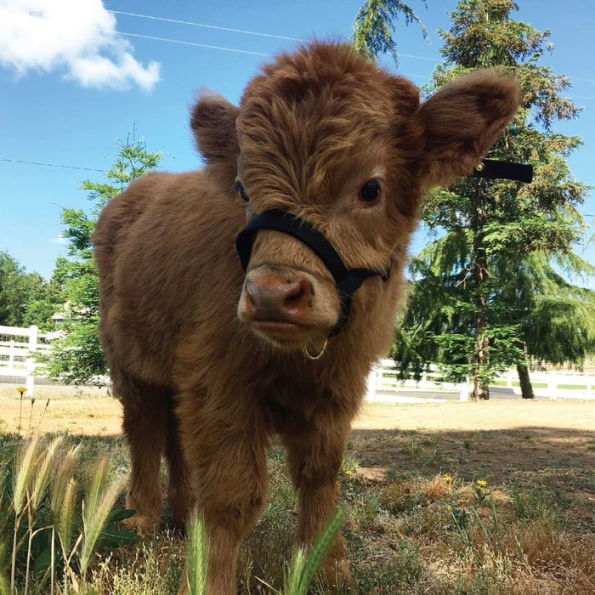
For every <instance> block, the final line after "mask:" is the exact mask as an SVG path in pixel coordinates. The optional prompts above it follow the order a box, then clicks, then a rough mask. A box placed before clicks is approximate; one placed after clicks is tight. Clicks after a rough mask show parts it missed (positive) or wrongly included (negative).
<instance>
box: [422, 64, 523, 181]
mask: <svg viewBox="0 0 595 595" xmlns="http://www.w3.org/2000/svg"><path fill="white" fill-rule="evenodd" d="M518 105H519V88H518V81H517V80H516V79H515V78H514V77H511V76H505V75H503V74H502V73H500V72H498V71H496V70H479V71H477V72H474V73H473V74H467V75H464V76H460V77H458V78H456V79H453V80H452V81H450V82H448V83H446V85H444V86H443V87H442V88H441V89H440V90H439V91H438V92H437V93H435V94H434V95H433V96H432V97H430V98H429V99H428V100H427V101H426V102H425V103H424V104H423V105H422V106H421V109H420V116H421V120H422V124H423V127H424V130H425V150H424V156H423V158H422V160H421V163H420V173H421V179H422V183H423V185H424V186H425V187H426V188H427V187H430V186H434V185H447V184H449V183H450V182H452V181H453V180H454V178H456V177H457V176H465V175H469V174H471V172H472V171H473V168H474V167H475V166H476V165H477V164H478V163H479V161H480V160H481V158H482V157H483V155H485V153H486V152H487V151H488V149H489V148H490V147H491V145H492V144H493V143H494V141H495V140H496V138H497V137H498V134H499V133H500V131H501V130H502V129H503V128H504V127H505V126H506V125H507V124H508V122H510V120H512V118H513V116H514V114H515V112H516V111H517V108H518Z"/></svg>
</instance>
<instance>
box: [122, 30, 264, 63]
mask: <svg viewBox="0 0 595 595" xmlns="http://www.w3.org/2000/svg"><path fill="white" fill-rule="evenodd" d="M118 34H119V35H125V36H126V37H140V38H141V39H150V40H152V41H166V42H168V43H178V44H181V45H192V46H196V47H199V48H208V49H211V50H223V51H225V52H235V53H237V54H248V55H250V56H264V57H265V58H269V57H270V56H271V54H263V53H262V52H251V51H250V50H239V49H237V48H229V47H224V46H221V45H209V44H206V43H196V42H195V41H183V40H181V39H170V38H169V37H156V36H154V35H142V34H140V33H127V32H125V31H118Z"/></svg>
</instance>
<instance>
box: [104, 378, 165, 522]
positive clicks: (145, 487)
mask: <svg viewBox="0 0 595 595" xmlns="http://www.w3.org/2000/svg"><path fill="white" fill-rule="evenodd" d="M112 378H113V380H114V389H115V392H116V394H117V395H118V396H119V397H120V399H121V401H122V405H123V408H124V423H123V427H124V435H125V437H126V440H127V442H128V447H129V450H130V463H131V474H130V485H129V490H128V495H127V497H126V507H127V508H129V509H131V510H134V511H135V514H134V515H133V516H132V517H130V518H129V519H126V521H125V524H126V525H127V526H128V527H130V528H134V529H138V530H140V531H143V532H145V533H149V532H151V531H152V530H153V529H154V528H155V525H157V524H158V523H159V518H160V516H161V502H162V496H161V486H160V484H159V466H160V463H161V455H162V454H163V451H164V449H165V440H166V427H167V399H168V390H167V389H165V388H163V387H158V386H155V385H151V384H148V383H145V382H143V381H141V380H139V379H137V378H134V377H133V376H131V375H129V374H126V373H122V372H114V371H113V370H112Z"/></svg>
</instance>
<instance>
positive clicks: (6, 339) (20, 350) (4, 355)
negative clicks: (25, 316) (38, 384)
mask: <svg viewBox="0 0 595 595" xmlns="http://www.w3.org/2000/svg"><path fill="white" fill-rule="evenodd" d="M48 349H51V346H50V345H48V344H46V343H44V342H43V340H42V337H41V336H40V334H39V329H38V328H37V327H36V326H30V327H29V328H19V327H15V326H0V376H4V377H7V376H10V377H16V378H22V380H23V381H24V383H25V386H26V387H27V393H28V394H29V395H30V396H31V395H33V394H34V391H35V376H34V372H35V368H37V367H38V366H39V364H37V363H36V362H35V359H34V353H35V352H36V351H40V350H48Z"/></svg>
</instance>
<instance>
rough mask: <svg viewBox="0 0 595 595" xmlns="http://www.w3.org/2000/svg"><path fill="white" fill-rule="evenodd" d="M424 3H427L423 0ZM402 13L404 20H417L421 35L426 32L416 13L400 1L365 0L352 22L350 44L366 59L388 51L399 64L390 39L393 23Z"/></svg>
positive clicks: (395, 50)
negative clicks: (351, 40) (351, 42)
mask: <svg viewBox="0 0 595 595" xmlns="http://www.w3.org/2000/svg"><path fill="white" fill-rule="evenodd" d="M424 5H426V2H425V0H424ZM400 15H402V16H403V17H404V18H405V23H406V24H407V25H409V24H410V23H417V24H418V25H419V26H420V27H421V29H422V32H423V35H424V37H427V35H428V33H427V30H426V28H425V26H424V24H423V23H422V22H421V21H420V19H419V17H418V16H417V14H416V13H415V12H414V11H413V9H412V8H411V7H410V6H409V5H408V4H407V3H406V2H401V1H400V0H366V1H365V2H364V3H363V4H362V6H361V7H360V9H359V11H358V13H357V15H356V17H355V22H354V25H353V45H354V47H355V49H356V50H357V51H358V52H361V53H362V54H364V55H366V56H368V57H369V58H374V57H378V56H379V55H381V54H387V53H390V54H391V55H392V57H393V59H394V61H395V63H397V64H398V62H399V56H398V52H397V44H396V43H395V41H394V40H393V37H392V35H393V33H394V31H395V25H394V22H395V21H396V20H397V18H398V17H399V16H400Z"/></svg>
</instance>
